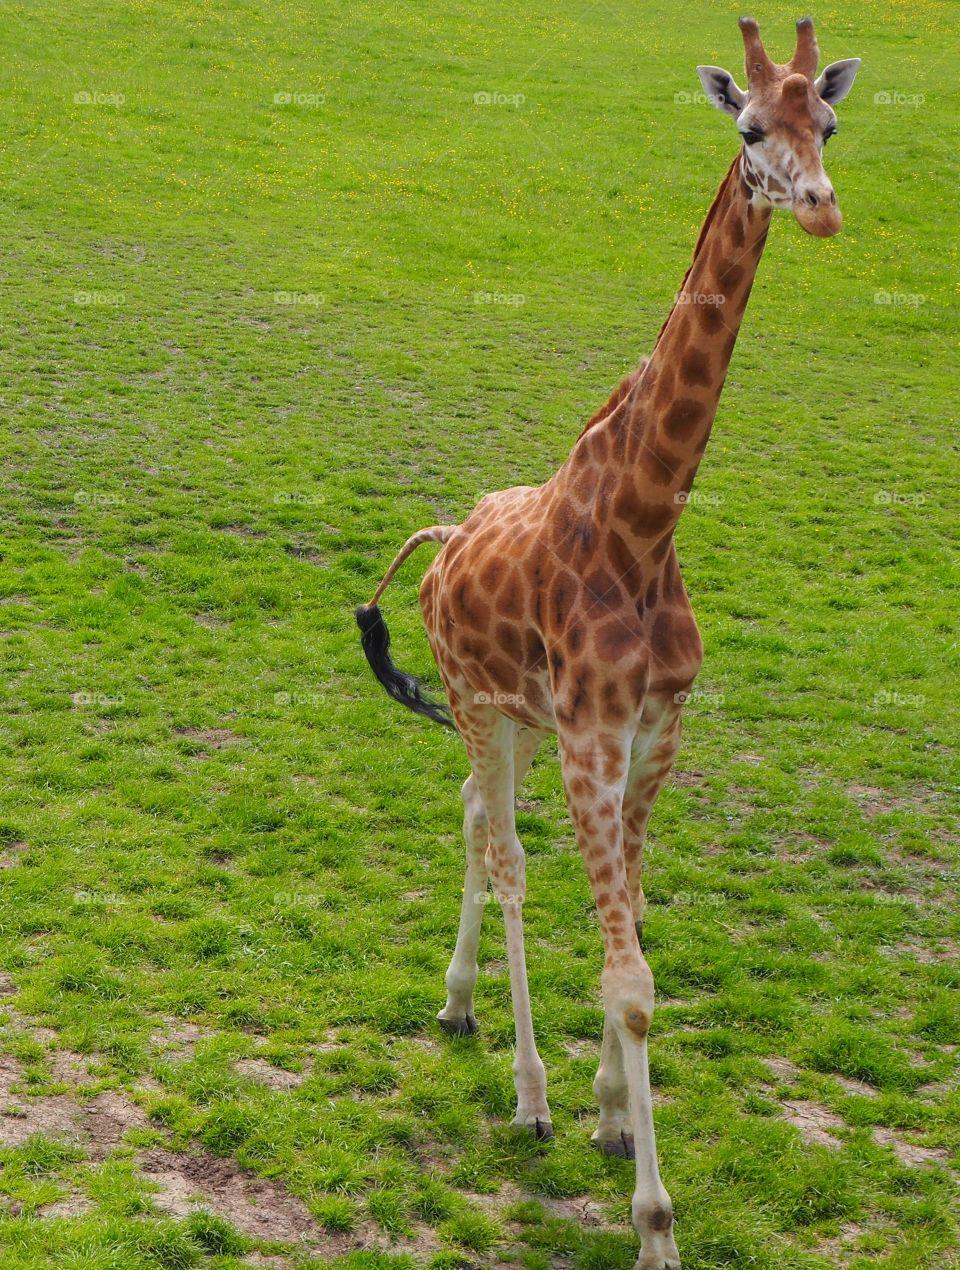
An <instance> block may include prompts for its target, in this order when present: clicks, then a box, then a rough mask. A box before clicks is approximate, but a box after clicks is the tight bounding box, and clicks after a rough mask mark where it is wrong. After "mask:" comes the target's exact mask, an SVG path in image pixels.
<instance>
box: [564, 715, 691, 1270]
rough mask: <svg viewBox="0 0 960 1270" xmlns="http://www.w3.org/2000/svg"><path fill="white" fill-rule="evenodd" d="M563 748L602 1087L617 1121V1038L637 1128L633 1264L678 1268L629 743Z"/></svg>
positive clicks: (572, 741)
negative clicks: (629, 855)
mask: <svg viewBox="0 0 960 1270" xmlns="http://www.w3.org/2000/svg"><path fill="white" fill-rule="evenodd" d="M560 753H561V761H562V765H563V781H564V787H565V790H566V794H567V803H568V805H569V807H570V815H571V819H572V820H573V824H574V828H575V830H576V834H577V842H578V844H579V846H580V850H581V853H582V855H583V859H584V864H585V866H586V870H587V876H588V878H589V880H590V886H591V889H592V891H593V895H594V899H595V901H596V905H597V914H598V917H599V919H600V929H601V931H602V933H603V945H604V969H603V976H602V987H603V1005H604V1018H605V1027H604V1031H605V1038H606V1039H605V1047H604V1060H605V1061H601V1072H603V1073H604V1080H603V1081H602V1082H601V1085H604V1084H605V1083H606V1080H607V1078H608V1074H611V1073H612V1077H611V1079H610V1085H611V1090H612V1092H611V1090H605V1092H606V1093H607V1094H608V1097H609V1107H608V1111H609V1112H610V1113H612V1118H608V1119H609V1123H610V1125H611V1127H612V1123H614V1122H615V1121H616V1116H617V1110H618V1105H622V1095H623V1087H622V1086H620V1085H618V1076H619V1070H620V1069H619V1067H618V1065H617V1064H616V1052H617V1051H616V1049H615V1047H614V1038H615V1039H616V1041H617V1042H618V1043H619V1055H620V1061H621V1062H622V1072H623V1077H624V1079H625V1085H626V1103H627V1107H628V1109H629V1124H630V1126H631V1127H632V1130H633V1139H634V1155H635V1159H636V1186H635V1189H634V1194H633V1200H632V1204H631V1212H632V1216H633V1224H634V1227H635V1228H636V1230H637V1232H638V1233H639V1235H640V1239H641V1253H640V1257H639V1259H638V1261H637V1263H636V1270H679V1267H680V1257H679V1254H678V1252H677V1246H676V1243H675V1241H674V1237H673V1209H672V1205H671V1203H670V1197H669V1195H668V1194H667V1192H666V1190H665V1189H664V1186H663V1183H662V1182H661V1180H660V1170H659V1165H658V1163H657V1149H656V1139H655V1136H654V1126H653V1100H652V1096H651V1092H650V1074H649V1068H648V1063H647V1034H648V1031H649V1028H650V1022H651V1019H652V1018H653V1001H654V990H653V975H652V974H651V972H650V967H649V966H648V965H647V963H646V961H645V959H644V957H643V954H642V952H641V951H640V943H639V940H638V939H637V934H636V927H635V915H634V905H633V901H632V897H631V893H630V889H629V887H628V882H627V870H626V864H625V859H624V847H623V820H622V816H623V803H624V795H625V791H626V788H627V784H628V773H629V766H630V753H631V747H630V742H629V740H627V739H626V738H619V737H614V736H606V737H593V736H591V737H587V738H577V737H574V738H568V737H565V736H563V735H561V737H560ZM608 1064H612V1066H609V1067H608ZM598 1075H599V1073H598Z"/></svg>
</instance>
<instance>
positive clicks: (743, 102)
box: [697, 18, 860, 238]
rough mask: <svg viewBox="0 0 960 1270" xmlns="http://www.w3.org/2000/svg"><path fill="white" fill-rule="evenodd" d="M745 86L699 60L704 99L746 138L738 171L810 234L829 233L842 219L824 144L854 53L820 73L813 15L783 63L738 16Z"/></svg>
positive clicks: (855, 63) (801, 25) (855, 66)
mask: <svg viewBox="0 0 960 1270" xmlns="http://www.w3.org/2000/svg"><path fill="white" fill-rule="evenodd" d="M740 30H741V32H742V33H743V43H744V48H745V51H746V71H747V91H746V92H744V91H743V89H741V88H739V87H738V86H737V84H736V82H735V81H734V78H733V76H732V75H731V74H730V73H729V71H725V70H721V68H720V67H719V66H698V67H697V72H698V74H699V76H700V81H701V83H702V84H703V87H704V91H705V92H706V94H707V96H708V98H709V100H710V101H711V102H712V103H713V104H714V105H715V106H716V107H717V109H718V110H722V111H723V112H724V114H727V115H732V116H733V118H734V119H736V121H737V128H738V129H739V131H740V135H741V136H742V137H743V167H742V171H743V177H744V180H745V181H746V182H747V185H748V186H750V188H751V190H752V196H753V198H754V199H757V200H761V201H765V202H766V203H768V204H770V205H771V206H773V207H783V208H789V209H790V210H791V211H792V212H793V214H794V216H796V218H797V220H798V221H799V222H800V224H801V225H802V226H803V228H804V229H805V230H806V231H807V233H808V234H815V235H816V236H817V237H818V238H828V237H830V236H831V235H832V234H835V233H837V231H838V230H839V229H840V226H841V224H842V223H843V217H842V216H841V215H840V208H839V207H838V206H837V196H836V194H835V193H834V192H833V186H832V185H831V183H830V178H829V177H828V176H827V174H826V172H825V171H824V169H823V146H824V142H825V141H826V140H827V138H828V137H832V136H833V134H834V133H835V132H836V130H837V116H836V114H835V113H834V110H833V107H834V105H835V104H836V103H837V102H839V101H842V100H843V98H844V97H846V95H847V93H848V92H849V91H850V89H851V87H852V86H853V81H854V79H855V78H856V74H857V71H858V70H859V68H860V59H859V58H858V57H849V58H846V59H845V60H844V61H842V62H833V63H832V64H831V65H830V66H828V67H827V68H826V69H825V70H824V71H823V72H822V74H821V75H820V77H819V78H818V79H815V78H814V76H815V75H816V73H817V60H818V58H819V50H818V48H817V37H816V35H815V34H814V30H813V21H812V19H811V18H801V19H800V21H799V22H798V23H797V47H796V51H795V53H794V55H793V57H792V58H791V59H790V61H789V62H788V63H787V64H786V66H780V65H778V64H777V63H776V62H771V60H770V58H769V57H768V56H767V54H766V51H765V50H764V47H763V44H762V43H761V40H760V31H759V28H758V27H757V24H756V22H754V20H753V18H741V19H740Z"/></svg>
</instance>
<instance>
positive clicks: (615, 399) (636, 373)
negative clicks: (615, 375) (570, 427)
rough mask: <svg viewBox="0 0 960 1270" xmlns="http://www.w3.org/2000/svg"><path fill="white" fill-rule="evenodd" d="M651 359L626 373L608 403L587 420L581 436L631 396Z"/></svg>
mask: <svg viewBox="0 0 960 1270" xmlns="http://www.w3.org/2000/svg"><path fill="white" fill-rule="evenodd" d="M649 360H650V358H649V357H644V358H643V360H642V361H641V362H640V365H639V366H635V367H634V369H633V370H632V371H631V372H630V374H629V375H625V376H624V378H623V379H621V380H620V382H619V384H617V386H616V388H614V390H613V392H612V393H611V394H610V397H609V399H608V400H607V402H606V404H605V405H602V406H601V407H600V409H599V410H598V411H597V412H596V413H595V414H592V415H591V416H590V418H589V419H588V420H587V422H586V424H585V425H584V427H583V431H582V432H581V433H580V436H583V433H584V432H589V431H590V429H591V428H592V427H593V425H594V424H595V423H599V422H600V421H601V419H606V417H607V415H611V414H613V412H614V410H616V409H617V407H618V406H622V405H623V404H624V403H625V402H626V401H627V400H628V399H629V398H630V396H631V394H632V393H633V390H634V388H636V386H637V384H638V383H639V382H640V376H641V375H642V374H643V372H644V371H645V370H646V367H647V362H649Z"/></svg>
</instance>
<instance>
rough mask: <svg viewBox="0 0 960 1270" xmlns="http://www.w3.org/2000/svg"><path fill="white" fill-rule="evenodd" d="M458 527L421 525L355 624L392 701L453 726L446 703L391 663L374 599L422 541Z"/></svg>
mask: <svg viewBox="0 0 960 1270" xmlns="http://www.w3.org/2000/svg"><path fill="white" fill-rule="evenodd" d="M456 529H457V526H456V525H432V526H431V527H430V528H429V529H421V530H419V531H418V532H417V533H415V534H414V535H413V536H412V537H410V538H408V539H407V541H406V542H405V543H404V544H403V546H402V547H401V548H400V550H399V552H398V553H397V555H396V556H395V557H394V559H393V561H392V563H391V565H390V568H389V569H388V570H387V571H386V573H385V574H384V575H383V580H382V581H381V583H380V585H379V586H378V587H377V589H376V591H374V593H373V599H372V600H371V601H370V603H369V604H361V605H360V607H359V608H358V609H357V612H356V617H357V625H358V626H359V627H360V642H361V645H362V647H363V651H364V653H365V654H366V658H367V662H368V663H369V665H370V669H371V670H372V671H373V673H374V675H376V677H377V679H378V680H379V681H380V683H381V684H383V686H384V688H386V690H387V694H388V695H389V696H391V697H392V698H393V699H394V701H399V702H400V704H401V705H404V706H406V707H407V709H408V710H413V711H414V713H415V714H422V715H424V716H425V717H426V718H428V719H432V720H433V721H434V723H441V724H443V725H444V727H448V728H452V727H454V722H453V717H452V716H451V714H450V710H449V708H448V707H447V706H445V705H442V704H441V703H440V702H438V701H434V700H432V699H431V698H430V697H428V696H427V694H426V693H425V692H424V690H423V685H422V684H421V683H420V681H419V680H418V679H415V678H414V677H413V675H408V674H406V673H405V672H404V671H402V670H400V669H398V667H397V666H395V665H394V662H393V658H392V657H391V656H390V632H389V631H388V630H387V624H386V622H385V621H384V620H383V614H382V613H381V612H380V609H379V608H378V607H377V601H378V600H379V599H380V597H381V595H383V593H384V591H385V590H386V589H387V587H388V586H389V585H390V583H391V582H392V580H393V577H394V574H395V573H396V572H397V570H398V569H399V568H400V566H401V565H402V564H403V562H404V561H405V560H406V559H407V557H408V556H409V555H410V554H411V553H412V552H414V551H416V549H417V548H418V547H421V546H423V544H424V543H425V542H444V543H445V542H446V541H447V540H448V539H449V538H450V536H451V535H452V534H453V533H454V531H455V530H456Z"/></svg>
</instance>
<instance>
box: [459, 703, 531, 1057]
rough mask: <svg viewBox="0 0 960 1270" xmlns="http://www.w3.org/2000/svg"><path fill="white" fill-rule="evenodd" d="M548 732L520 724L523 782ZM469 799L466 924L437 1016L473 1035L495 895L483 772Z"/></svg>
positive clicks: (517, 757) (517, 758)
mask: <svg viewBox="0 0 960 1270" xmlns="http://www.w3.org/2000/svg"><path fill="white" fill-rule="evenodd" d="M542 740H543V734H542V733H538V732H534V731H532V730H531V729H529V728H523V729H520V730H519V731H518V732H517V733H516V735H515V738H514V745H513V770H514V785H515V788H519V786H520V784H521V782H522V781H523V778H524V776H526V774H527V771H528V769H529V767H530V764H531V763H532V762H533V757H534V755H535V754H536V752H537V748H538V746H539V745H540V743H541V741H542ZM460 794H461V797H462V799H463V837H464V841H465V843H466V849H467V864H466V874H465V877H464V882H463V899H462V901H461V905H460V927H459V930H458V932H457V945H456V948H455V949H454V953H453V958H452V960H451V962H450V965H449V967H448V969H447V974H446V989H447V1000H446V1004H445V1005H444V1007H443V1009H442V1010H441V1011H440V1013H439V1014H438V1015H437V1022H438V1023H439V1024H440V1026H441V1028H442V1029H443V1030H444V1032H447V1033H448V1034H449V1035H451V1036H472V1035H473V1034H474V1033H475V1032H476V1031H477V1019H476V1015H475V1014H474V1009H473V991H474V988H475V987H476V983H477V975H478V973H479V968H478V966H477V949H478V948H479V945H480V927H481V923H482V921H483V910H484V908H485V907H486V905H487V903H488V902H489V901H490V900H491V899H492V898H493V896H492V895H491V893H490V891H489V890H488V889H487V883H488V874H487V865H486V854H487V847H488V845H489V837H488V835H489V822H488V820H487V812H486V808H485V807H484V803H483V798H482V797H481V794H480V786H479V785H478V783H477V778H476V776H474V775H473V774H472V773H471V775H470V776H468V777H467V779H466V781H464V783H463V788H462V789H461V791H460Z"/></svg>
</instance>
